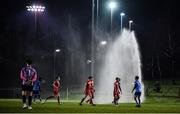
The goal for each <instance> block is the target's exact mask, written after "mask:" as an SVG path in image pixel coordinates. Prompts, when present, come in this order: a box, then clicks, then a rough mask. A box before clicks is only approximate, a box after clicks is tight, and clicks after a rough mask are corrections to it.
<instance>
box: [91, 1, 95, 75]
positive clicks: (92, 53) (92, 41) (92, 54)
mask: <svg viewBox="0 0 180 114" xmlns="http://www.w3.org/2000/svg"><path fill="white" fill-rule="evenodd" d="M94 7H95V4H94V0H92V17H91V61H92V62H91V75H92V76H94V62H95V61H94Z"/></svg>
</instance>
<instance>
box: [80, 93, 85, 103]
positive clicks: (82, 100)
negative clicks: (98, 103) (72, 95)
mask: <svg viewBox="0 0 180 114" xmlns="http://www.w3.org/2000/svg"><path fill="white" fill-rule="evenodd" d="M86 98H87V95H85V96H84V97H83V98H82V99H81V102H80V105H82V103H83V102H84V100H85V99H86Z"/></svg>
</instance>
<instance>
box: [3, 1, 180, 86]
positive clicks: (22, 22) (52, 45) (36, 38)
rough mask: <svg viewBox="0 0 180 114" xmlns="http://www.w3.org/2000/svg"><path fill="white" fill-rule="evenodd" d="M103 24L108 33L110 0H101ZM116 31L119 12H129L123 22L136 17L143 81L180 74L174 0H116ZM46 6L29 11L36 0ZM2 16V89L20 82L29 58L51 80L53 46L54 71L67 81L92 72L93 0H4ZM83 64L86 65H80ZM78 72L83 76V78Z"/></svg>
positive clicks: (74, 81)
mask: <svg viewBox="0 0 180 114" xmlns="http://www.w3.org/2000/svg"><path fill="white" fill-rule="evenodd" d="M99 1H100V6H99V29H100V30H101V31H103V32H109V33H110V11H109V9H107V2H108V0H99ZM116 1H117V2H118V4H119V7H118V8H117V9H116V10H115V11H114V15H113V30H114V32H118V31H119V30H120V15H119V14H120V12H121V11H123V12H125V14H126V16H125V17H124V18H123V24H124V25H123V26H124V27H127V28H128V21H129V19H132V20H133V21H134V23H133V26H132V29H133V30H134V31H135V33H136V36H137V40H138V42H139V46H140V51H141V58H142V71H143V78H144V80H153V79H172V80H173V79H177V78H179V76H180V70H179V67H180V59H179V58H180V39H179V38H180V30H179V26H180V22H179V20H180V13H179V10H180V8H179V6H178V2H177V1H175V0H116ZM35 2H36V3H37V2H38V3H41V4H43V5H45V7H46V9H45V12H43V13H42V14H38V16H37V31H36V32H35V29H34V15H33V13H30V12H28V11H27V10H26V6H27V5H31V4H33V3H35ZM0 8H1V17H0V25H1V27H0V77H1V80H0V88H11V87H20V80H19V73H20V70H21V68H22V67H23V66H24V65H25V60H26V59H28V58H31V59H32V60H33V61H34V63H33V64H34V67H35V68H36V69H37V71H38V75H39V76H41V77H43V78H44V80H45V81H46V84H48V83H51V82H52V81H53V51H54V49H56V48H60V49H61V52H60V53H57V55H56V68H57V69H56V75H61V78H62V80H63V81H64V86H68V84H69V83H71V84H74V85H76V84H78V83H79V84H81V82H82V80H85V79H86V78H87V76H88V75H89V74H90V70H89V69H90V66H89V65H87V63H86V60H88V59H89V58H90V56H91V55H90V41H91V0H41V1H35V0H34V1H29V0H4V1H1V4H0ZM82 69H83V70H82ZM79 75H82V76H84V78H81V79H82V80H80V79H79Z"/></svg>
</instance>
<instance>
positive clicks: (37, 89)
mask: <svg viewBox="0 0 180 114" xmlns="http://www.w3.org/2000/svg"><path fill="white" fill-rule="evenodd" d="M41 81H42V78H41V77H39V78H38V80H36V81H35V82H34V84H33V98H34V103H36V98H38V99H39V100H40V102H41V101H42V99H41Z"/></svg>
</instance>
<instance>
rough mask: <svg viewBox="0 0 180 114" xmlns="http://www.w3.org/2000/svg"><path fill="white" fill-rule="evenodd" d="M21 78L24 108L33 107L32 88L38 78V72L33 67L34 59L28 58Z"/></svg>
mask: <svg viewBox="0 0 180 114" xmlns="http://www.w3.org/2000/svg"><path fill="white" fill-rule="evenodd" d="M20 79H21V80H22V101H23V109H24V108H28V109H30V110H31V109H32V107H31V104H32V89H33V83H34V81H36V79H37V72H36V70H35V69H34V68H33V67H32V61H31V60H27V61H26V66H25V67H23V68H22V69H21V73H20ZM27 96H28V106H27V104H26V97H27Z"/></svg>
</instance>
